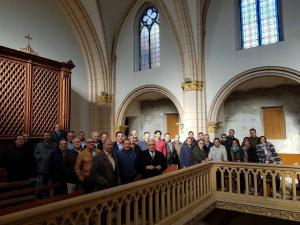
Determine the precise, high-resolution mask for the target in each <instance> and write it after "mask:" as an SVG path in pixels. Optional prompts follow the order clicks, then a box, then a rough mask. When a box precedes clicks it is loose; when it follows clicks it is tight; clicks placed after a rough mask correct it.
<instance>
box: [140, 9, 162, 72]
mask: <svg viewBox="0 0 300 225" xmlns="http://www.w3.org/2000/svg"><path fill="white" fill-rule="evenodd" d="M139 40H140V70H146V69H152V68H157V67H159V65H160V43H159V13H158V11H157V10H156V9H155V8H153V7H150V8H147V9H146V10H145V12H144V13H143V15H142V17H141V19H140V33H139Z"/></svg>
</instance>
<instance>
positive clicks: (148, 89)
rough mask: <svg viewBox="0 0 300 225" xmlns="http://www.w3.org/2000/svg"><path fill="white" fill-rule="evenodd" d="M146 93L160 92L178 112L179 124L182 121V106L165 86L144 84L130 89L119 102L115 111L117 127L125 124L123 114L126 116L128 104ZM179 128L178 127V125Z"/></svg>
mask: <svg viewBox="0 0 300 225" xmlns="http://www.w3.org/2000/svg"><path fill="white" fill-rule="evenodd" d="M146 93H157V94H161V95H163V96H164V97H166V98H167V99H169V100H170V101H171V102H172V103H173V104H174V105H175V107H176V109H177V111H178V114H179V124H182V123H183V116H184V111H183V108H182V106H181V104H180V102H179V101H178V99H177V98H176V97H175V96H174V95H173V94H172V93H171V92H170V91H169V90H167V89H166V88H163V87H160V86H158V85H144V86H141V87H138V88H136V89H134V90H133V91H131V92H130V93H129V94H128V95H127V96H126V97H125V98H124V100H123V101H122V102H121V104H120V106H119V108H118V110H117V113H116V125H117V128H120V127H123V126H124V124H125V116H126V110H127V109H128V107H129V105H130V104H131V103H132V102H133V101H134V100H135V99H136V98H138V97H139V96H141V95H143V94H146ZM179 128H180V127H179Z"/></svg>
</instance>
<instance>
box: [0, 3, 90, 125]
mask: <svg viewBox="0 0 300 225" xmlns="http://www.w3.org/2000/svg"><path fill="white" fill-rule="evenodd" d="M27 33H30V34H31V36H32V37H33V40H32V42H31V46H32V48H33V49H35V50H36V51H37V52H38V53H39V55H40V56H42V57H46V58H50V59H53V60H56V61H68V60H70V59H71V60H72V61H73V62H74V64H75V66H76V67H75V68H74V69H73V72H72V103H71V105H72V108H71V110H72V111H71V112H72V115H71V129H74V130H79V129H83V130H87V129H88V127H87V126H88V102H87V99H88V84H87V77H86V70H85V64H84V60H83V56H82V53H81V50H80V47H79V44H78V42H77V40H76V38H75V33H74V32H73V30H72V27H71V24H70V22H69V21H68V19H67V18H66V17H65V15H64V14H63V12H62V9H61V8H60V6H59V4H58V3H57V2H56V1H52V0H43V1H39V0H26V1H18V0H2V1H1V2H0V45H2V46H6V47H9V48H13V49H19V48H21V47H25V46H26V44H27V42H26V40H25V38H24V35H25V34H27Z"/></svg>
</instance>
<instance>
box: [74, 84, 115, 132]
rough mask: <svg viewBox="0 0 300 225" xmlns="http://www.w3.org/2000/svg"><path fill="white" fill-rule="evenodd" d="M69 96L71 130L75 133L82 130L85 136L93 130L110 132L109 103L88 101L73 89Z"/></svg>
mask: <svg viewBox="0 0 300 225" xmlns="http://www.w3.org/2000/svg"><path fill="white" fill-rule="evenodd" d="M71 97H72V99H71V126H70V128H71V130H74V131H75V132H76V133H78V132H79V131H80V130H83V131H84V132H85V136H86V137H88V136H89V135H90V133H91V132H92V131H93V130H97V131H99V132H103V131H106V132H110V126H111V118H112V117H111V115H112V107H111V104H98V103H94V102H90V101H88V100H87V99H86V98H85V97H83V96H82V95H80V94H79V93H77V92H76V91H75V90H73V89H72V93H71Z"/></svg>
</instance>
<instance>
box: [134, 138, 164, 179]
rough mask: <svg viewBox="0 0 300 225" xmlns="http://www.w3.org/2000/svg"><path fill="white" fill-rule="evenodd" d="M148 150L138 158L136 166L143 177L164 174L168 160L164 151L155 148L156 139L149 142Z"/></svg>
mask: <svg viewBox="0 0 300 225" xmlns="http://www.w3.org/2000/svg"><path fill="white" fill-rule="evenodd" d="M147 147H148V150H146V151H142V152H141V154H140V155H139V157H138V158H137V160H136V168H137V170H138V172H139V174H141V177H142V179H145V178H149V177H154V176H157V175H160V174H162V172H163V171H164V170H165V169H166V168H167V160H166V158H165V156H164V155H163V153H161V152H159V151H156V150H155V140H153V139H150V140H149V141H148V143H147Z"/></svg>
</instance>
